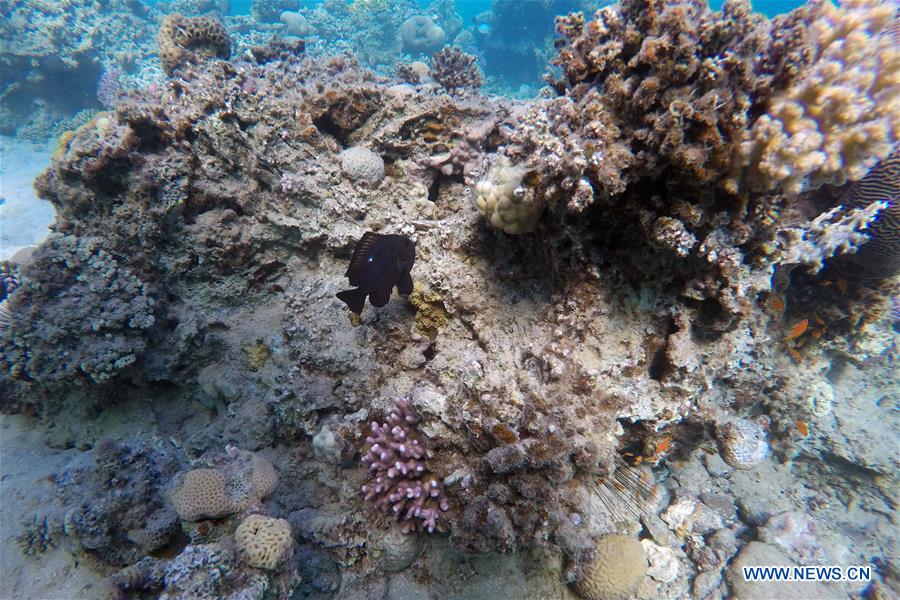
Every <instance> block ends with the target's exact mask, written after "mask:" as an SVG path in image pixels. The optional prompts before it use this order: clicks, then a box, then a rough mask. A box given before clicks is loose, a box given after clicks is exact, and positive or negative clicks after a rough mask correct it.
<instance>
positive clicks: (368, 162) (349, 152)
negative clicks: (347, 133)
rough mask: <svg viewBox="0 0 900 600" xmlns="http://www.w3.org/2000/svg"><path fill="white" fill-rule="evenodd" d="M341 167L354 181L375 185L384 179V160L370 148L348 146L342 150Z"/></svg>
mask: <svg viewBox="0 0 900 600" xmlns="http://www.w3.org/2000/svg"><path fill="white" fill-rule="evenodd" d="M341 168H342V169H343V170H344V173H346V174H347V177H349V178H350V179H352V180H353V181H364V182H366V183H371V184H373V185H375V184H378V183H380V182H381V180H382V179H384V160H382V158H381V157H380V156H378V155H377V154H375V153H374V152H372V151H371V150H369V149H368V148H359V147H357V148H347V149H346V150H344V151H343V152H341Z"/></svg>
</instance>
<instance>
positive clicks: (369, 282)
mask: <svg viewBox="0 0 900 600" xmlns="http://www.w3.org/2000/svg"><path fill="white" fill-rule="evenodd" d="M414 262H416V245H415V244H414V243H413V241H412V240H411V239H409V238H408V237H406V236H405V235H394V234H391V235H386V234H381V233H375V232H374V231H367V232H365V233H364V234H363V236H362V237H361V238H360V240H359V241H358V242H357V243H356V248H354V249H353V258H351V259H350V266H349V267H348V268H347V273H346V274H345V275H346V276H347V277H348V278H349V279H350V285H354V286H357V287H356V289H355V290H345V291H343V292H338V294H337V297H338V298H340V299H341V300H342V301H343V302H345V303H346V304H347V306H348V307H349V308H350V310H351V311H353V312H355V313H356V314H362V311H363V306H364V305H365V303H366V296H368V297H369V302H370V303H371V304H372V306H384V305H385V304H387V303H388V300H390V299H391V291H392V290H393V289H394V286H397V289H398V290H399V291H400V293H401V294H403V295H404V296H406V295H409V294H410V293H412V291H413V281H412V275H410V271H412V267H413V263H414Z"/></svg>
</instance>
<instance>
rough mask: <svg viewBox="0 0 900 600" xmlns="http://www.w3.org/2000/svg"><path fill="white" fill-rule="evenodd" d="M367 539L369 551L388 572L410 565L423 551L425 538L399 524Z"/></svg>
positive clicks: (395, 571)
mask: <svg viewBox="0 0 900 600" xmlns="http://www.w3.org/2000/svg"><path fill="white" fill-rule="evenodd" d="M373 537H374V538H375V539H371V538H370V539H369V542H368V547H369V552H370V554H371V555H372V557H373V558H375V559H376V560H377V561H378V565H379V566H380V567H381V568H382V569H383V570H385V571H387V572H388V573H397V572H399V571H402V570H404V569H405V568H407V567H408V566H410V565H411V564H412V563H413V562H415V560H416V559H417V558H419V557H420V556H421V555H422V552H424V551H425V538H424V537H423V536H422V535H421V534H419V533H416V532H404V531H403V530H402V529H401V528H400V527H399V526H397V525H392V526H391V528H390V529H388V530H387V531H383V532H377V533H375V534H374V535H373Z"/></svg>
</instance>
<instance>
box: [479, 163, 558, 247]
mask: <svg viewBox="0 0 900 600" xmlns="http://www.w3.org/2000/svg"><path fill="white" fill-rule="evenodd" d="M524 176H525V171H524V170H523V169H521V168H518V167H516V166H514V165H513V164H512V163H510V161H509V159H508V158H506V157H502V158H501V159H500V160H499V161H497V164H495V165H494V166H493V167H491V170H490V171H489V172H488V174H487V177H486V178H485V179H483V180H481V181H479V182H478V183H477V184H476V185H475V189H474V192H475V206H477V207H478V212H480V213H481V214H482V215H483V216H484V218H485V219H487V221H488V223H490V224H491V225H493V226H494V227H496V228H497V229H502V230H503V231H505V232H506V233H509V234H518V233H531V232H532V231H534V230H535V229H537V226H538V221H539V220H540V217H541V211H542V210H543V208H544V207H543V206H541V204H540V203H538V202H537V201H536V199H535V197H534V192H533V191H532V190H530V189H529V187H528V186H525V185H523V184H522V179H523V178H524Z"/></svg>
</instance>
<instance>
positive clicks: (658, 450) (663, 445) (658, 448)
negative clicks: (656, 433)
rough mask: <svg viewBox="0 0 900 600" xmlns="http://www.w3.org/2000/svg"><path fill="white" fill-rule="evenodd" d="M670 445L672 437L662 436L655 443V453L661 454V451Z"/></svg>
mask: <svg viewBox="0 0 900 600" xmlns="http://www.w3.org/2000/svg"><path fill="white" fill-rule="evenodd" d="M671 445H672V438H671V437H669V436H666V437H664V438H663V439H662V441H661V442H660V443H658V444H657V445H656V454H657V455H659V454H662V453H663V452H665V451H666V450H668V449H669V446H671Z"/></svg>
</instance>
